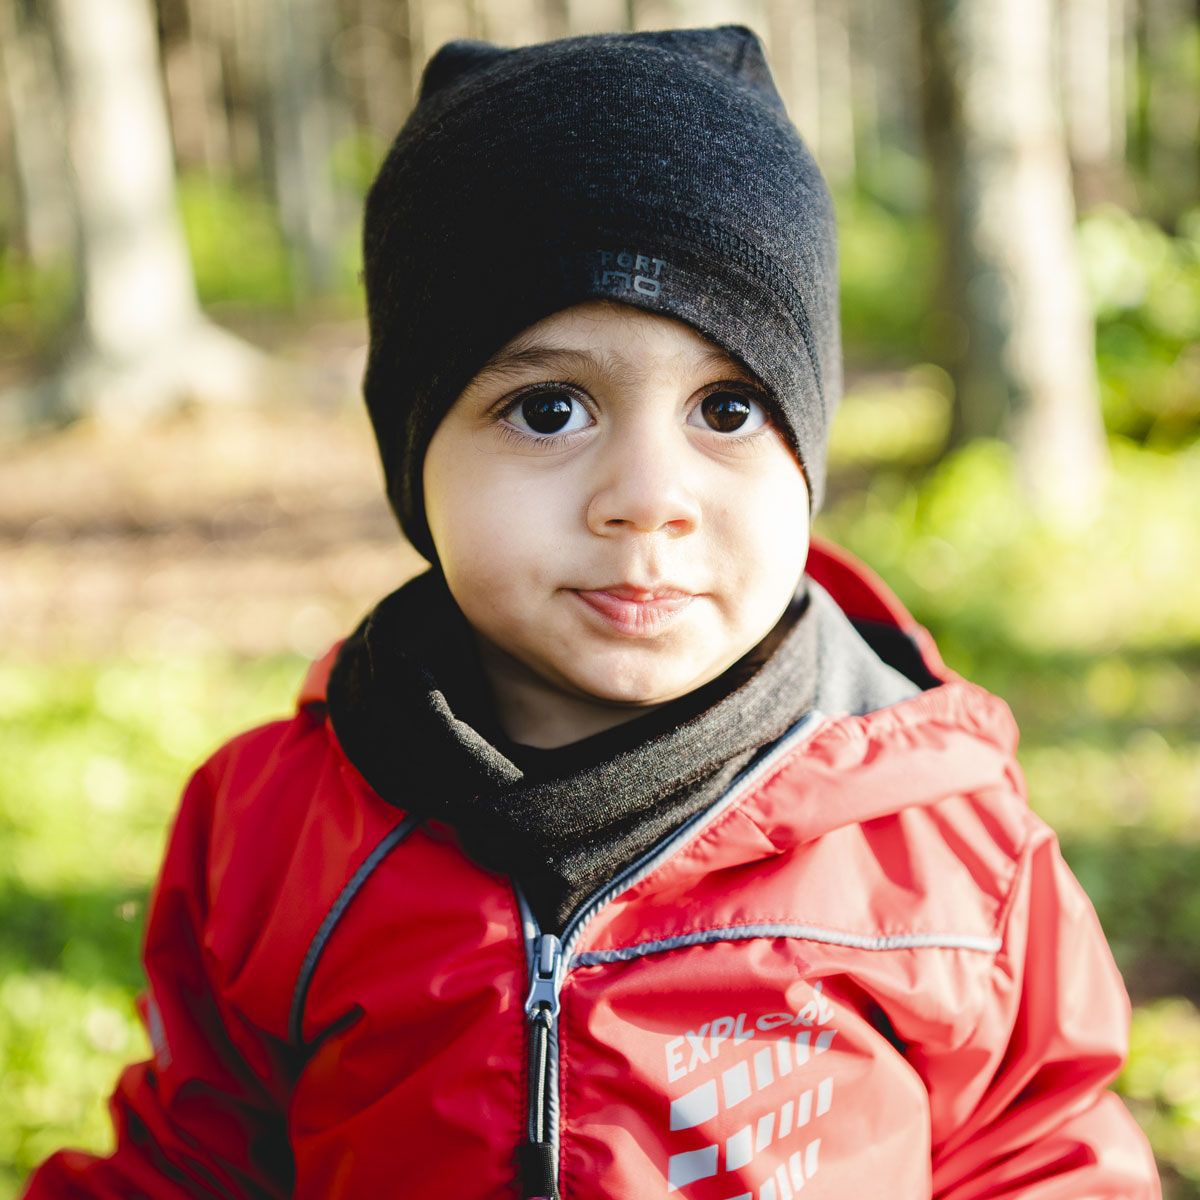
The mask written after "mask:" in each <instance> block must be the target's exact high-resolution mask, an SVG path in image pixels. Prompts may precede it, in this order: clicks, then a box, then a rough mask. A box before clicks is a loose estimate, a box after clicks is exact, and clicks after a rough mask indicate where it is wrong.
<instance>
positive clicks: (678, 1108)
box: [671, 1079, 717, 1132]
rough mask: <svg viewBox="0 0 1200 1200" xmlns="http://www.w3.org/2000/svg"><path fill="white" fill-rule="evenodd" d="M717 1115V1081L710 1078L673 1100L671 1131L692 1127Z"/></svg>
mask: <svg viewBox="0 0 1200 1200" xmlns="http://www.w3.org/2000/svg"><path fill="white" fill-rule="evenodd" d="M716 1115H717V1081H716V1080H715V1079H710V1080H709V1081H708V1082H707V1083H702V1084H701V1085H700V1086H699V1087H698V1088H693V1089H692V1090H691V1091H690V1092H686V1093H684V1095H682V1096H680V1097H679V1099H678V1100H672V1101H671V1131H672V1132H674V1131H675V1130H676V1129H691V1128H693V1127H694V1126H696V1125H702V1124H703V1123H704V1122H705V1121H711V1120H712V1119H713V1117H715V1116H716Z"/></svg>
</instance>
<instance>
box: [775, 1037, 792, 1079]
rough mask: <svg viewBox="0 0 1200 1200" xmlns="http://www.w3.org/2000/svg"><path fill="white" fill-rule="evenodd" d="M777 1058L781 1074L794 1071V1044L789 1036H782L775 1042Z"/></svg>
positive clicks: (788, 1073)
mask: <svg viewBox="0 0 1200 1200" xmlns="http://www.w3.org/2000/svg"><path fill="white" fill-rule="evenodd" d="M775 1059H776V1063H777V1065H778V1067H779V1074H780V1075H781V1076H782V1075H790V1074H791V1073H792V1044H791V1042H789V1041H788V1039H787V1038H780V1039H779V1041H777V1042H776V1043H775Z"/></svg>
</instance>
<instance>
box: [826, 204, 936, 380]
mask: <svg viewBox="0 0 1200 1200" xmlns="http://www.w3.org/2000/svg"><path fill="white" fill-rule="evenodd" d="M835 204H836V208H837V219H838V269H839V276H840V284H841V301H842V340H843V342H844V343H845V345H846V347H847V350H848V352H849V355H850V358H851V360H852V361H856V362H862V361H864V360H865V361H879V360H889V359H892V360H894V359H899V360H901V361H904V362H911V361H912V360H913V358H914V357H916V358H925V357H931V355H930V354H929V348H928V346H927V343H928V341H929V339H930V337H931V336H936V331H935V329H934V328H933V325H932V323H931V321H930V319H929V317H928V314H929V313H930V311H931V309H930V297H931V296H932V295H933V289H934V286H935V283H936V280H937V274H938V258H937V254H938V249H937V233H936V230H935V229H934V227H933V224H932V222H931V221H930V220H929V219H928V218H927V217H924V216H922V215H921V214H920V213H919V212H914V211H913V210H912V209H911V208H910V207H908V205H907V204H906V203H905V202H904V199H903V194H902V193H901V194H900V195H897V194H895V193H893V194H891V195H887V196H884V195H880V194H877V193H868V192H866V191H863V190H857V191H843V192H840V193H839V194H838V196H837V197H836V199H835Z"/></svg>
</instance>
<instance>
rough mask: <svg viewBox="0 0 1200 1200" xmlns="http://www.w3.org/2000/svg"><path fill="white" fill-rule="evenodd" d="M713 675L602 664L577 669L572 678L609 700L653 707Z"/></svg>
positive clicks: (590, 693)
mask: <svg viewBox="0 0 1200 1200" xmlns="http://www.w3.org/2000/svg"><path fill="white" fill-rule="evenodd" d="M710 678H712V676H711V675H704V674H701V675H698V676H697V675H692V674H690V673H689V674H688V675H687V676H686V678H685V677H682V675H681V674H679V673H675V672H671V671H663V670H662V669H661V668H657V667H653V666H651V667H647V666H643V665H635V666H633V667H629V666H627V665H625V666H613V665H611V664H609V665H608V666H607V667H605V666H600V667H598V668H596V669H594V670H591V671H587V672H579V671H578V670H577V669H576V670H575V671H573V672H572V673H571V674H570V675H569V676H568V679H569V682H570V683H571V684H572V686H574V687H575V688H576V689H577V690H578V691H580V692H582V693H583V694H584V695H586V696H588V697H590V698H592V699H595V700H600V701H603V702H604V703H607V704H624V705H630V706H633V707H649V706H651V705H655V704H665V703H666V702H667V701H668V700H675V699H677V698H678V697H680V696H684V695H686V694H687V693H688V692H691V691H694V690H695V689H696V688H698V687H701V686H703V685H704V684H705V683H707V682H708V680H709V679H710Z"/></svg>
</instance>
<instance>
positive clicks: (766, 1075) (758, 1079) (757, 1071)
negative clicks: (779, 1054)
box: [754, 1046, 775, 1090]
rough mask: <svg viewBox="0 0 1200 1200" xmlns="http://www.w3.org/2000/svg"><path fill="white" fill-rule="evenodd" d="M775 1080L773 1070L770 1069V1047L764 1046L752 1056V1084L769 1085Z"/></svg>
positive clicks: (759, 1086) (761, 1086) (762, 1086)
mask: <svg viewBox="0 0 1200 1200" xmlns="http://www.w3.org/2000/svg"><path fill="white" fill-rule="evenodd" d="M774 1082H775V1072H774V1071H773V1070H772V1069H771V1047H770V1046H766V1047H764V1048H763V1049H762V1050H759V1051H758V1053H757V1054H755V1056H754V1086H755V1087H756V1088H759V1089H760V1090H761V1089H762V1088H766V1087H770V1086H771V1084H773V1083H774Z"/></svg>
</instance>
